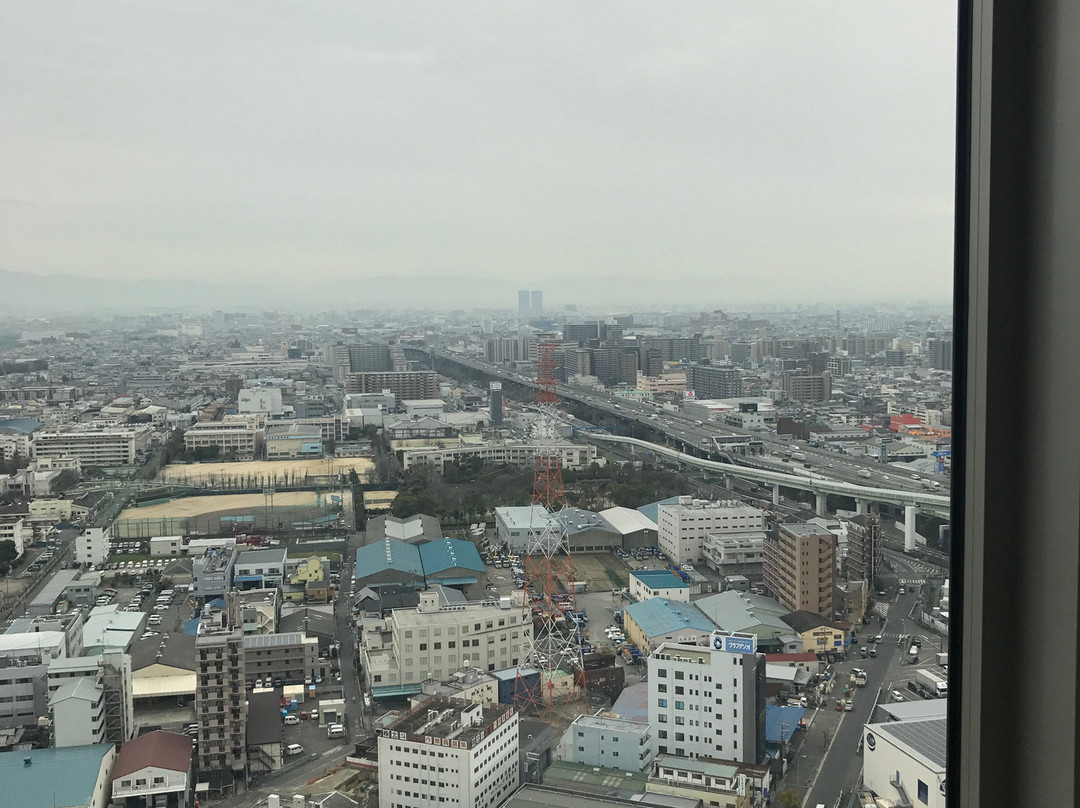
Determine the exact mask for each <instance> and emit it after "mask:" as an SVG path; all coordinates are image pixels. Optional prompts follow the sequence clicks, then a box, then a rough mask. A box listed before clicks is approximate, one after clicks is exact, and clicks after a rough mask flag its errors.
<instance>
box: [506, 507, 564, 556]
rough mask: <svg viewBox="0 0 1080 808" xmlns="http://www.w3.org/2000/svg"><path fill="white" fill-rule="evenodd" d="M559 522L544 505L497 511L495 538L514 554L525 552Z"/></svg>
mask: <svg viewBox="0 0 1080 808" xmlns="http://www.w3.org/2000/svg"><path fill="white" fill-rule="evenodd" d="M549 526H558V523H557V520H556V519H555V517H553V516H552V515H551V514H550V513H548V510H547V508H545V507H544V506H542V505H520V506H513V507H505V508H496V509H495V536H496V538H497V539H498V540H499V541H500V542H505V543H506V544H507V545H508V546H509V547H510V550H511V551H512V552H525V550H527V549H528V547H529V543H530V542H531V541H532V540H533V539H536V538H539V537H540V536H541V535H543V533H544V531H545V530H546V529H547V528H548V527H549Z"/></svg>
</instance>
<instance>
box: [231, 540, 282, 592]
mask: <svg viewBox="0 0 1080 808" xmlns="http://www.w3.org/2000/svg"><path fill="white" fill-rule="evenodd" d="M287 552H288V551H287V550H286V549H285V548H284V547H281V548H277V547H271V548H268V549H264V550H242V551H239V552H237V554H236V561H235V563H234V564H233V584H234V585H235V586H236V588H237V589H267V588H274V587H278V586H281V583H282V581H283V580H284V579H285V556H286V554H287Z"/></svg>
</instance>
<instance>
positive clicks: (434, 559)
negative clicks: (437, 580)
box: [420, 539, 484, 575]
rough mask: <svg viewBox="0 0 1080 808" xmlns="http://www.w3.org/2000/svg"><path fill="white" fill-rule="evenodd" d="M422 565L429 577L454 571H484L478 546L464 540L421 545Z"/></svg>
mask: <svg viewBox="0 0 1080 808" xmlns="http://www.w3.org/2000/svg"><path fill="white" fill-rule="evenodd" d="M420 563H421V564H422V565H423V567H424V572H425V573H426V574H427V575H437V574H438V573H440V572H445V571H446V570H452V569H467V570H473V571H475V572H483V571H484V562H483V560H481V558H480V553H479V552H478V551H477V549H476V545H475V544H473V543H472V542H471V541H464V540H462V539H435V540H433V541H429V542H425V543H424V544H421V545H420Z"/></svg>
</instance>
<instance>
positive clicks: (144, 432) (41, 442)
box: [34, 424, 154, 467]
mask: <svg viewBox="0 0 1080 808" xmlns="http://www.w3.org/2000/svg"><path fill="white" fill-rule="evenodd" d="M153 434H154V430H153V428H152V427H150V426H143V425H135V426H106V427H102V426H97V425H93V424H80V425H78V426H74V427H70V428H68V429H62V430H61V429H55V430H41V431H38V432H35V433H34V457H35V458H37V459H46V458H76V459H78V460H79V462H81V463H82V465H83V466H84V467H85V466H130V465H134V464H135V462H136V460H137V459H138V456H139V454H140V453H141V452H145V451H147V450H149V448H150V441H151V438H152V437H153Z"/></svg>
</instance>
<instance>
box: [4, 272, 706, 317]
mask: <svg viewBox="0 0 1080 808" xmlns="http://www.w3.org/2000/svg"><path fill="white" fill-rule="evenodd" d="M522 288H529V289H541V290H543V292H544V302H545V307H546V308H547V309H548V310H549V311H561V310H562V308H563V305H564V304H567V303H576V304H578V305H580V306H586V307H591V306H593V305H597V306H603V307H604V308H606V309H609V310H616V309H618V308H619V307H625V308H627V309H629V308H632V307H636V308H638V309H639V310H640V309H641V308H648V309H651V308H655V307H657V306H662V305H685V304H687V303H691V302H692V301H694V300H700V306H701V310H703V311H704V310H711V309H713V308H717V307H720V306H721V305H725V301H723V300H722V299H719V298H720V295H719V294H718V293H719V292H720V288H721V287H720V286H719V284H718V285H717V287H716V288H715V289H702V288H701V287H700V285H694V284H688V283H680V282H678V281H677V280H674V279H671V278H640V277H638V278H634V277H617V276H608V277H587V278H548V279H544V280H536V279H530V280H528V281H527V282H508V281H505V280H496V279H489V278H470V277H447V276H441V275H430V276H380V277H374V278H356V279H352V280H350V279H345V280H342V279H334V280H325V281H320V280H319V279H318V278H317V277H316V278H311V277H298V278H296V279H295V280H287V281H278V280H270V281H267V282H265V283H261V284H260V283H250V282H243V283H241V282H228V281H223V282H221V283H213V282H209V281H202V280H180V279H168V280H159V279H142V280H123V279H119V278H99V279H93V278H86V277H82V276H78V275H37V274H34V273H31V272H15V271H12V270H5V269H0V313H4V314H27V315H35V316H36V315H45V316H47V315H48V314H49V313H50V312H52V313H71V312H78V311H85V312H95V313H102V314H104V313H112V312H131V311H146V310H153V311H169V310H177V309H185V310H195V311H207V312H209V311H213V310H215V309H227V310H232V311H239V310H247V309H256V310H263V309H278V310H290V309H291V310H300V311H331V310H348V309H382V308H415V309H441V310H447V309H455V308H464V309H476V308H492V309H511V310H513V309H516V308H517V290H518V289H522ZM713 295H716V296H717V299H715V300H713V299H711V298H712V297H713Z"/></svg>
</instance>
